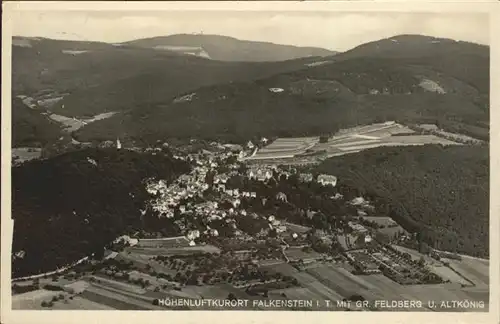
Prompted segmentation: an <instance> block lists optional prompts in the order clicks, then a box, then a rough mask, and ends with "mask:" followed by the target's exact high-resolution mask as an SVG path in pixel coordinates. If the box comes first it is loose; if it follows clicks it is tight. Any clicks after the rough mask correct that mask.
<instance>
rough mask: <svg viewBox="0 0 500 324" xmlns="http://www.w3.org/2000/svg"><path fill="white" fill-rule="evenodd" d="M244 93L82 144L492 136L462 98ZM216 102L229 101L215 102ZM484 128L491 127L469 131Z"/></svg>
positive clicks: (95, 132) (133, 122)
mask: <svg viewBox="0 0 500 324" xmlns="http://www.w3.org/2000/svg"><path fill="white" fill-rule="evenodd" d="M241 87H242V88H240V89H238V92H236V93H234V94H231V93H230V92H226V91H219V90H218V89H216V88H215V89H212V94H213V96H214V98H213V100H212V99H203V100H202V99H199V100H194V101H192V102H187V103H182V104H176V105H172V106H157V107H151V108H147V107H145V108H144V109H142V108H138V109H135V110H132V111H130V112H128V113H126V114H122V115H120V116H113V117H111V118H108V119H105V120H101V121H97V122H94V123H92V124H89V125H87V126H85V127H83V128H81V129H80V130H78V131H77V132H76V134H75V137H76V138H77V139H78V140H79V141H82V142H88V141H103V140H114V139H116V137H117V136H125V135H126V136H127V137H128V138H131V139H133V140H134V141H139V142H140V141H148V142H154V141H156V140H158V139H164V138H170V137H177V138H203V139H207V140H218V141H227V142H236V143H246V141H248V140H249V139H251V138H259V137H267V138H270V137H287V136H294V137H295V136H316V135H322V134H330V133H335V132H336V131H338V130H339V129H341V128H349V127H353V126H357V125H364V124H370V123H376V122H384V121H387V120H398V121H401V122H407V123H427V122H435V121H436V120H437V121H439V123H440V124H441V125H443V128H445V129H448V127H447V125H450V127H452V126H453V127H454V129H457V127H456V126H457V125H463V128H466V129H467V130H468V133H469V134H470V135H472V136H473V137H480V138H484V137H485V135H486V137H487V133H488V126H487V124H488V122H489V114H488V112H487V111H484V110H481V109H479V108H478V107H477V106H476V105H475V103H474V102H473V101H472V100H471V98H469V97H467V96H462V95H459V94H445V95H441V94H435V93H416V94H393V95H366V96H351V97H345V96H339V97H331V98H326V99H325V98H321V99H318V98H315V97H307V96H301V95H294V94H289V93H283V94H274V93H271V92H270V91H269V90H268V89H267V88H265V87H260V86H258V85H257V84H244V85H241ZM218 97H225V99H223V100H222V99H221V100H216V98H218ZM471 121H474V122H478V121H480V122H483V123H484V125H485V127H469V126H468V125H469V124H470V123H471Z"/></svg>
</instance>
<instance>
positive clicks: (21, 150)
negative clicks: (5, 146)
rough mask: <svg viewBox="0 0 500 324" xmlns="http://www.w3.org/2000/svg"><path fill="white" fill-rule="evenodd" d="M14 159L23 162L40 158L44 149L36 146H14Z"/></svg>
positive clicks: (16, 161)
mask: <svg viewBox="0 0 500 324" xmlns="http://www.w3.org/2000/svg"><path fill="white" fill-rule="evenodd" d="M11 154H12V160H13V161H14V162H15V163H23V162H26V161H29V160H33V159H38V158H40V156H41V154H42V149H40V148H36V147H16V148H12V153H11Z"/></svg>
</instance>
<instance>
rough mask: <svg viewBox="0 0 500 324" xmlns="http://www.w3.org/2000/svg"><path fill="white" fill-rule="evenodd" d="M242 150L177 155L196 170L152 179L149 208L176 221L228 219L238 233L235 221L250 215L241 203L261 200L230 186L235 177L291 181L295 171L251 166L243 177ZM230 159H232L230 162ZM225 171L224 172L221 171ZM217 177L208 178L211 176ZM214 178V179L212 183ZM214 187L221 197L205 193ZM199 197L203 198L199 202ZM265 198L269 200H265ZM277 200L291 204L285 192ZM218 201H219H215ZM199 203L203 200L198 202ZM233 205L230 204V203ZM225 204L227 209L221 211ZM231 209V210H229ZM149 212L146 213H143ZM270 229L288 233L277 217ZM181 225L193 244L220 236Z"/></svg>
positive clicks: (328, 180)
mask: <svg viewBox="0 0 500 324" xmlns="http://www.w3.org/2000/svg"><path fill="white" fill-rule="evenodd" d="M237 149H240V147H239V146H238V147H232V146H231V147H221V151H218V152H210V151H206V150H202V151H200V152H198V153H189V154H182V155H174V158H176V159H180V160H184V161H187V162H190V163H191V164H192V165H193V167H192V170H191V172H190V173H188V174H183V175H181V176H179V177H178V178H177V179H176V180H175V181H173V182H172V183H167V182H166V181H165V180H152V179H149V180H148V181H147V182H146V190H147V191H148V193H150V194H151V195H152V196H153V197H152V199H151V200H150V201H149V204H148V207H149V208H151V209H152V210H153V211H155V212H157V214H158V216H159V217H167V218H174V216H175V215H183V214H185V215H194V216H196V217H197V218H201V219H203V220H205V222H204V223H205V224H210V222H211V221H215V220H225V221H226V222H227V223H228V225H229V226H231V227H233V228H234V229H235V232H236V233H235V234H238V229H237V228H236V224H235V218H236V217H241V216H243V217H244V216H247V211H246V210H244V209H242V208H240V205H241V200H242V199H244V198H258V197H257V196H258V194H257V192H255V191H245V190H241V189H238V188H234V187H232V186H230V185H228V182H229V181H230V179H231V178H232V177H233V176H241V175H243V176H246V177H247V178H248V179H252V180H257V181H262V182H267V181H268V180H270V179H272V178H283V177H285V178H288V177H290V176H291V175H292V174H293V173H295V172H296V170H295V172H294V170H282V169H280V168H278V167H277V166H250V167H249V168H248V169H247V170H246V171H245V174H240V172H241V171H240V164H239V163H238V162H237V161H235V159H234V157H235V156H236V155H238V154H240V152H241V151H238V150H237ZM230 158H232V159H231V160H230ZM222 169H223V171H221V170H222ZM208 174H210V175H213V177H208V176H207V175H208ZM299 178H300V180H301V181H304V182H312V181H315V180H314V177H313V175H312V174H310V173H304V174H302V173H301V174H299ZM210 179H212V180H210ZM336 180H337V179H336V177H334V176H331V175H319V176H318V178H317V180H316V181H317V182H318V183H321V184H322V185H332V186H335V185H336ZM209 188H212V189H213V190H215V191H217V192H218V193H219V195H218V196H217V197H213V198H209V200H208V201H207V200H206V199H207V197H208V196H206V195H205V192H206V191H207V189H209ZM196 198H202V199H199V200H196ZM263 199H265V197H264V198H263ZM276 199H279V200H282V201H287V196H286V194H285V193H283V192H279V193H278V194H277V195H276ZM215 200H217V201H215ZM195 201H201V202H196V203H195ZM228 202H229V203H230V204H227V203H228ZM222 203H224V207H225V208H221V206H220V205H221V204H222ZM228 206H229V207H228ZM144 213H145V211H143V214H144ZM268 221H269V229H270V230H274V231H276V233H283V232H285V231H286V230H287V229H286V226H285V225H284V224H282V223H281V222H280V221H279V220H277V219H276V218H275V217H274V216H271V217H269V219H268ZM175 223H176V224H177V226H178V227H179V228H180V229H181V230H182V231H183V232H184V234H185V235H187V237H188V239H189V240H190V242H191V243H190V244H194V241H195V240H196V239H197V238H199V237H200V235H210V236H218V235H219V233H218V232H217V230H215V229H211V228H210V227H209V225H206V227H207V228H206V230H204V231H202V232H200V229H199V228H195V226H191V224H188V223H187V222H186V221H185V217H180V218H179V219H177V220H176V221H175Z"/></svg>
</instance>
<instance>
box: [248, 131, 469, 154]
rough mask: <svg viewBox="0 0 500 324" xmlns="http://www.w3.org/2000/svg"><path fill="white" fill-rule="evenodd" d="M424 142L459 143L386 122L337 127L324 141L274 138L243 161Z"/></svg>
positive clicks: (342, 152) (310, 138)
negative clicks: (344, 127)
mask: <svg viewBox="0 0 500 324" xmlns="http://www.w3.org/2000/svg"><path fill="white" fill-rule="evenodd" d="M424 144H442V145H459V143H457V142H454V141H451V140H448V139H445V138H442V137H438V136H436V135H418V134H414V131H413V130H411V129H410V128H408V127H406V126H403V125H400V124H397V123H394V122H386V123H380V124H372V125H366V126H360V127H355V128H351V129H345V130H341V131H339V132H338V133H337V134H336V135H334V136H332V137H330V138H329V139H328V141H327V142H325V143H321V142H320V141H319V137H302V138H278V139H277V140H275V141H274V142H272V143H271V144H269V145H268V146H266V147H264V148H262V149H260V150H258V151H257V153H256V154H255V155H253V156H251V157H249V158H247V161H259V160H279V161H281V160H295V159H299V161H297V163H298V164H305V163H307V162H308V161H309V162H313V161H314V160H316V159H318V158H323V157H325V156H326V157H333V156H340V155H344V154H348V153H356V152H360V151H362V150H366V149H370V148H376V147H381V146H408V145H424ZM307 155H309V156H307ZM301 160H304V161H301Z"/></svg>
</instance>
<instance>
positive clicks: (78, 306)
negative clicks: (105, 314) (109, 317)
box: [52, 296, 115, 310]
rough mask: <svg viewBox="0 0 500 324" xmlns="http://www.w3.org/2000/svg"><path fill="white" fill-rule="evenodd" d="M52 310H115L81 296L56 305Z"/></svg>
mask: <svg viewBox="0 0 500 324" xmlns="http://www.w3.org/2000/svg"><path fill="white" fill-rule="evenodd" d="M52 309H58V310H89V309H90V310H114V309H115V308H113V307H110V306H107V305H105V304H102V303H98V302H94V301H91V300H90V299H86V298H83V297H80V296H75V297H73V299H66V300H65V301H60V302H57V303H55V304H54V306H53V307H52Z"/></svg>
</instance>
